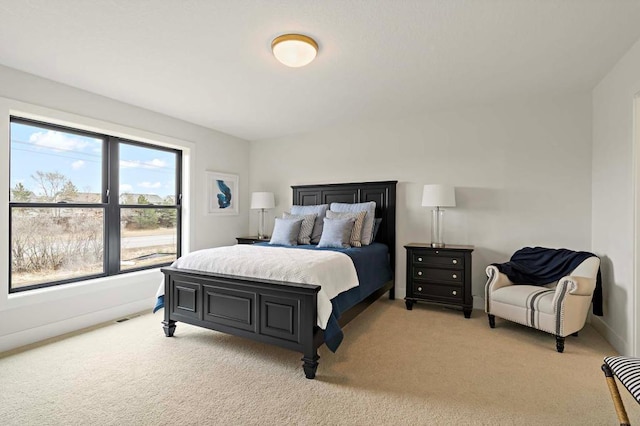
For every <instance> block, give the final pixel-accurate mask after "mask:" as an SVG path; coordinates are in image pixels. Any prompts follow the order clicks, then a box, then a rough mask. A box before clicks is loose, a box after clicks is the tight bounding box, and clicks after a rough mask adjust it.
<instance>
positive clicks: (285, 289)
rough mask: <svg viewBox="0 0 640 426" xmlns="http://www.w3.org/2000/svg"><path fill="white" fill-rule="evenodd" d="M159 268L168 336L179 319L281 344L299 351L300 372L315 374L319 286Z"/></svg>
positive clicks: (309, 374)
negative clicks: (315, 339)
mask: <svg viewBox="0 0 640 426" xmlns="http://www.w3.org/2000/svg"><path fill="white" fill-rule="evenodd" d="M162 272H163V273H164V274H165V284H164V285H165V289H164V291H165V293H164V294H165V296H164V297H165V300H164V306H165V309H164V321H163V325H164V326H163V328H164V332H165V334H166V336H167V337H171V336H173V333H174V331H175V329H176V321H182V322H186V323H188V324H192V325H197V326H200V327H204V328H208V329H210V330H217V331H221V332H224V333H227V334H232V335H235V336H241V337H245V338H248V339H251V340H255V341H258V342H263V343H269V344H272V345H277V346H281V347H283V348H287V349H291V350H294V351H297V352H302V354H303V358H302V361H303V368H304V373H305V376H306V377H307V378H308V379H313V378H314V377H315V374H316V370H317V368H318V359H319V357H318V352H317V349H318V345H317V344H316V343H314V334H315V333H317V330H318V327H317V326H316V318H317V297H318V291H319V290H320V286H318V285H309V284H295V283H285V282H281V281H271V280H259V279H249V278H243V277H236V276H228V275H220V274H213V273H209V272H202V271H192V270H185V269H176V268H162Z"/></svg>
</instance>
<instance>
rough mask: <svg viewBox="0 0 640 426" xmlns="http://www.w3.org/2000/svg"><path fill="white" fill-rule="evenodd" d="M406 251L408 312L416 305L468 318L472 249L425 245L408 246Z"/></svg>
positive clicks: (406, 302)
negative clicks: (443, 307)
mask: <svg viewBox="0 0 640 426" xmlns="http://www.w3.org/2000/svg"><path fill="white" fill-rule="evenodd" d="M404 247H405V249H406V250H407V282H406V284H407V297H405V299H404V300H405V304H406V306H407V309H408V310H411V309H413V304H414V303H415V302H418V301H422V302H430V303H439V304H443V305H449V306H455V307H459V308H462V311H463V312H464V316H465V318H470V317H471V311H472V309H473V297H472V294H471V252H472V251H473V246H456V245H447V246H446V247H443V248H434V247H431V246H430V245H429V244H419V243H411V244H407V245H406V246H404Z"/></svg>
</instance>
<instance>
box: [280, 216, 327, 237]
mask: <svg viewBox="0 0 640 426" xmlns="http://www.w3.org/2000/svg"><path fill="white" fill-rule="evenodd" d="M316 216H318V215H317V214H315V213H312V214H302V215H297V214H291V213H289V212H284V213H282V218H283V219H302V225H300V233H299V234H298V244H311V232H313V225H314V224H315V222H316Z"/></svg>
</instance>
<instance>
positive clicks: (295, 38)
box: [271, 34, 318, 68]
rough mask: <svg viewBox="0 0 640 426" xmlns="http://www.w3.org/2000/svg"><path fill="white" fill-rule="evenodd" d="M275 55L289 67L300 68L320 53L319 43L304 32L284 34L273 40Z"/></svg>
mask: <svg viewBox="0 0 640 426" xmlns="http://www.w3.org/2000/svg"><path fill="white" fill-rule="evenodd" d="M271 50H273V56H275V57H276V59H277V60H279V61H280V62H282V63H283V64H285V65H286V66H288V67H293V68H298V67H303V66H305V65H307V64H308V63H309V62H311V61H313V60H314V58H315V57H316V55H317V53H318V43H316V42H315V40H314V39H312V38H311V37H307V36H305V35H302V34H284V35H281V36H279V37H276V38H274V39H273V41H272V42H271Z"/></svg>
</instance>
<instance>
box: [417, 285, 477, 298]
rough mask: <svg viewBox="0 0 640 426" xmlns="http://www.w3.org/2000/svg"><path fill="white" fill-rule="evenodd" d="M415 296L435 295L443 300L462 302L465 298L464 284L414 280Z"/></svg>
mask: <svg viewBox="0 0 640 426" xmlns="http://www.w3.org/2000/svg"><path fill="white" fill-rule="evenodd" d="M413 294H414V296H418V297H420V296H423V297H434V298H437V299H441V300H451V301H457V302H462V301H463V299H464V292H463V290H462V286H454V285H438V284H429V283H421V282H414V283H413Z"/></svg>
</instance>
